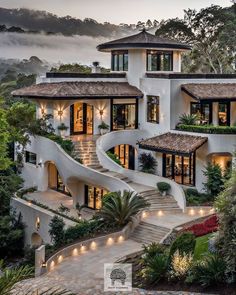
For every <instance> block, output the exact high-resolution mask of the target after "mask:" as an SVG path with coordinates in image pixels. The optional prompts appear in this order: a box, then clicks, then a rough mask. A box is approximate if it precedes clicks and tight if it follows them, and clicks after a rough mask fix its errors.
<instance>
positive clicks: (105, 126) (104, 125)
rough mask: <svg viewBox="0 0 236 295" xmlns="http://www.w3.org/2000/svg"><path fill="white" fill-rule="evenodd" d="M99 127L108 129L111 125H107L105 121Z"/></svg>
mask: <svg viewBox="0 0 236 295" xmlns="http://www.w3.org/2000/svg"><path fill="white" fill-rule="evenodd" d="M98 129H103V130H108V129H109V125H107V124H106V123H105V122H104V121H102V123H101V124H100V125H98Z"/></svg>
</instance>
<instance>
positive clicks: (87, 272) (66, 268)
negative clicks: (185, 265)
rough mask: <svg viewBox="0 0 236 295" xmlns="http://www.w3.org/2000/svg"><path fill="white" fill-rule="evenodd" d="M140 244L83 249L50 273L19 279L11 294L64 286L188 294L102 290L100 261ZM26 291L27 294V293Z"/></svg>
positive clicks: (80, 290)
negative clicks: (92, 249)
mask: <svg viewBox="0 0 236 295" xmlns="http://www.w3.org/2000/svg"><path fill="white" fill-rule="evenodd" d="M141 247H142V245H141V244H139V243H136V242H134V241H131V240H127V241H124V242H123V243H121V244H114V245H112V246H106V247H101V248H98V249H97V250H94V251H88V252H85V253H84V254H82V255H79V256H75V257H69V258H66V259H65V260H64V261H63V262H62V263H61V264H59V265H57V266H56V267H55V269H53V270H52V271H51V272H50V273H48V274H46V275H44V276H41V277H38V278H35V279H29V280H25V281H22V282H20V283H18V284H17V285H16V286H15V289H14V291H13V292H12V295H26V294H27V295H35V294H37V293H36V290H40V291H44V290H47V289H48V288H51V287H53V288H61V289H64V288H65V289H67V290H70V291H72V292H74V293H75V294H78V295H100V294H117V295H119V294H130V295H131V294H133V295H171V294H172V295H177V294H178V295H181V294H182V295H190V294H194V293H188V292H167V291H145V290H141V289H133V290H132V292H128V293H127V292H125V293H124V292H116V293H114V292H113V293H110V292H104V287H103V267H104V263H113V262H115V261H117V260H118V259H120V258H122V257H123V256H125V255H128V254H130V253H132V252H136V251H139V250H140V249H141ZM29 292H30V293H29Z"/></svg>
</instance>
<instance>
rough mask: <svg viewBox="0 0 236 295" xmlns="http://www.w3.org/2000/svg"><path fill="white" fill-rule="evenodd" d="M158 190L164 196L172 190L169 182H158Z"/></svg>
mask: <svg viewBox="0 0 236 295" xmlns="http://www.w3.org/2000/svg"><path fill="white" fill-rule="evenodd" d="M157 188H158V190H159V192H160V193H161V194H162V196H163V197H164V196H166V193H167V192H168V191H169V190H170V185H169V183H167V182H158V183H157Z"/></svg>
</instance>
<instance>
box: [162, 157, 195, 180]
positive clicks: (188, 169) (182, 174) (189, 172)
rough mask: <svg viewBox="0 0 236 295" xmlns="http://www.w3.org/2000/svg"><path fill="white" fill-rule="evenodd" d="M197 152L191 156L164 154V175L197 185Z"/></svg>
mask: <svg viewBox="0 0 236 295" xmlns="http://www.w3.org/2000/svg"><path fill="white" fill-rule="evenodd" d="M195 161H196V155H195V153H192V154H190V156H181V155H170V154H163V176H164V177H167V178H170V179H173V180H174V181H175V182H177V183H179V184H184V185H188V186H191V185H195V166H196V164H195Z"/></svg>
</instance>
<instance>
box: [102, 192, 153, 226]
mask: <svg viewBox="0 0 236 295" xmlns="http://www.w3.org/2000/svg"><path fill="white" fill-rule="evenodd" d="M148 206H150V204H149V203H148V202H147V201H146V200H145V199H144V198H143V197H141V196H140V195H138V194H136V193H134V192H130V191H124V193H123V195H122V194H121V192H120V191H119V192H113V193H111V194H110V197H109V199H107V201H106V202H104V203H103V206H102V208H101V210H100V211H99V212H98V213H97V214H98V216H100V217H101V218H103V219H104V221H105V222H112V223H115V224H116V225H118V226H120V227H121V226H124V225H125V224H126V223H128V222H129V221H130V220H131V217H133V216H135V215H137V214H138V213H140V212H141V211H142V210H143V209H145V208H147V207H148Z"/></svg>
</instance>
